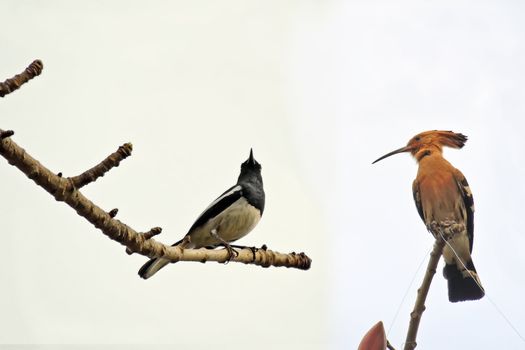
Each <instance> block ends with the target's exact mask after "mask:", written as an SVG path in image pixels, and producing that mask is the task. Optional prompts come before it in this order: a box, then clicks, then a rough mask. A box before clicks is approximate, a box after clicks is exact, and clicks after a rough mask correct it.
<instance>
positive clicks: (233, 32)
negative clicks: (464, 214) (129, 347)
mask: <svg viewBox="0 0 525 350" xmlns="http://www.w3.org/2000/svg"><path fill="white" fill-rule="evenodd" d="M524 6H525V5H523V4H522V3H521V2H518V1H500V2H495V1H492V2H491V1H440V2H424V3H422V2H410V1H401V2H396V3H395V5H394V4H393V3H392V2H388V1H385V2H380V1H368V2H364V1H317V2H316V1H287V2H285V1H222V2H216V1H173V2H168V1H152V2H149V3H145V2H139V1H113V2H102V1H91V2H84V3H80V2H71V1H48V2H45V3H44V2H38V1H3V2H2V4H1V5H0V19H1V23H2V31H1V32H0V39H1V41H0V43H1V46H0V50H1V51H0V52H1V56H0V79H2V80H3V79H6V78H8V77H11V76H12V75H14V74H16V73H19V72H21V71H22V70H23V68H24V67H25V66H26V65H27V64H29V63H30V62H31V61H32V60H33V59H35V58H40V59H42V60H43V62H44V66H45V68H44V72H43V74H42V76H40V77H38V78H36V79H35V80H33V81H31V82H30V83H29V84H28V85H26V86H24V87H23V88H22V89H21V90H19V91H17V92H15V93H13V94H11V95H9V96H7V97H6V98H4V99H2V100H1V101H0V128H2V129H13V130H15V133H16V134H15V136H14V137H13V140H14V141H15V142H17V143H18V144H19V145H21V146H22V147H24V148H25V149H26V150H27V151H28V152H29V153H30V154H32V155H33V156H34V157H36V158H37V159H39V160H40V161H41V162H42V163H43V164H44V165H46V166H47V167H48V168H50V169H51V170H53V171H54V172H59V171H60V172H63V173H64V176H73V175H77V174H79V173H80V172H82V171H84V170H86V169H87V168H89V167H91V166H93V165H94V164H96V163H98V162H99V161H100V160H102V159H103V158H104V157H106V156H107V155H108V154H110V153H111V152H113V151H114V150H116V149H117V147H118V146H119V145H121V144H123V143H125V142H128V141H129V142H132V143H133V145H134V152H133V155H132V156H131V157H130V158H129V159H127V160H125V161H124V162H123V163H122V164H121V166H120V167H118V168H116V169H113V170H112V171H111V172H110V173H109V174H107V175H106V176H105V177H104V178H101V179H99V180H98V181H97V182H95V183H93V184H90V185H89V186H87V187H86V188H85V189H83V190H82V192H83V193H85V194H86V195H87V196H88V197H89V198H90V199H92V200H93V201H94V202H95V203H97V204H98V205H100V206H101V207H103V208H104V209H107V210H110V209H112V208H114V207H118V208H119V210H120V211H119V214H118V218H119V219H120V220H122V221H124V222H126V223H127V224H129V225H131V226H132V227H133V228H135V229H136V230H139V231H145V230H148V229H149V228H151V227H153V226H161V227H162V228H163V229H164V231H163V233H162V234H161V235H160V236H159V237H158V239H160V240H162V241H163V242H165V243H169V244H171V243H172V242H174V241H176V240H178V239H180V238H181V237H182V236H183V235H184V234H185V233H186V231H187V229H188V228H189V227H190V226H191V224H192V222H193V220H194V219H195V218H196V217H197V215H198V214H199V213H200V212H201V211H202V210H203V209H204V208H205V207H206V206H207V205H208V204H209V203H210V202H211V201H212V200H213V199H214V198H215V197H216V196H218V195H219V194H220V193H221V192H222V191H224V190H225V189H226V188H227V187H229V186H231V185H233V184H234V183H235V181H236V178H237V175H238V171H239V166H240V163H241V162H242V161H244V160H245V159H246V158H247V156H248V153H249V149H250V147H253V148H254V154H255V157H256V159H257V160H258V161H259V162H260V163H261V164H262V165H263V178H264V184H265V190H266V194H267V207H266V211H265V213H264V216H263V219H262V221H261V223H260V224H259V225H258V226H257V227H256V228H255V230H254V231H253V232H252V233H251V234H250V235H249V236H247V237H246V238H244V239H243V240H242V241H241V242H240V243H241V244H247V245H257V246H260V245H262V244H263V243H265V244H267V245H268V246H269V247H270V248H271V249H276V250H278V251H281V252H290V251H305V252H306V253H307V254H308V255H309V256H310V257H312V259H313V264H312V268H311V270H310V271H307V272H304V271H298V270H294V269H285V268H269V269H262V268H259V267H255V266H245V265H241V264H234V263H231V264H229V265H226V266H224V265H219V264H215V263H208V264H206V265H202V264H193V263H179V264H176V265H172V266H168V267H166V268H165V269H164V270H163V271H162V272H161V273H159V274H158V275H156V276H155V277H154V278H151V279H150V280H147V281H144V280H141V279H139V278H138V276H137V275H136V271H137V270H138V268H139V267H140V266H141V265H142V263H143V262H145V260H146V259H145V258H144V257H141V256H138V255H133V256H131V257H129V256H127V255H126V254H125V253H124V247H122V246H120V245H119V244H118V243H115V242H113V241H110V240H109V239H107V238H106V237H105V236H103V235H102V234H101V233H100V232H99V231H98V230H96V229H95V228H94V227H92V226H91V225H90V224H88V223H87V222H86V221H85V220H84V219H83V218H81V217H79V216H77V215H76V214H75V212H74V211H73V210H72V209H71V208H69V207H67V206H66V205H64V204H63V203H57V202H55V201H54V200H53V199H52V197H51V196H49V194H47V193H46V192H45V191H44V190H42V189H40V188H38V187H36V186H35V185H34V184H33V183H32V182H31V181H30V180H28V179H27V178H26V177H25V176H23V174H22V173H20V172H19V171H18V170H17V169H15V168H14V167H11V166H9V165H8V164H7V162H5V161H3V162H2V161H0V181H1V182H0V186H1V187H0V190H1V198H2V199H1V201H0V220H1V221H0V225H1V230H0V234H1V236H0V239H1V241H2V243H1V247H2V249H1V251H2V253H1V254H0V280H1V285H0V286H1V288H0V310H1V312H0V343H2V344H157V345H159V344H177V345H179V348H184V349H188V348H192V349H210V348H212V347H214V348H218V349H226V348H228V349H244V348H246V347H250V348H253V349H266V348H272V349H284V348H289V349H355V348H357V344H358V343H359V341H360V339H361V337H362V336H363V335H364V333H366V331H367V330H368V329H369V328H370V327H371V326H372V325H373V324H375V323H376V322H377V321H379V320H383V322H384V323H385V327H386V328H387V330H390V332H389V335H388V338H389V339H390V341H391V342H392V343H393V345H394V346H395V347H396V348H398V349H399V348H402V343H403V341H404V338H405V333H406V329H407V326H408V320H409V312H410V310H411V308H412V306H413V302H414V300H415V295H416V289H417V286H418V285H419V284H420V281H421V279H422V276H423V273H424V271H423V270H424V268H421V269H420V270H419V272H417V274H416V271H417V269H418V266H419V265H420V263H421V261H422V260H423V259H424V258H425V257H426V256H427V255H428V254H427V253H428V252H429V250H430V249H431V246H432V242H433V239H432V238H431V236H430V234H428V233H427V232H426V230H425V227H424V225H423V224H422V222H421V221H420V219H419V216H418V215H417V212H416V209H415V207H414V204H413V202H412V193H411V183H412V180H413V178H414V177H415V173H416V165H415V162H414V161H413V160H411V159H410V157H409V156H408V155H406V154H405V155H398V156H396V157H392V158H390V159H388V160H385V161H383V162H381V163H378V164H376V165H374V166H372V165H371V162H372V161H373V160H374V159H376V158H377V157H379V156H380V155H382V154H384V153H386V152H389V151H391V150H393V149H396V148H399V147H401V146H403V145H405V144H406V142H407V141H408V140H409V138H410V137H412V136H413V135H414V134H416V133H418V132H421V131H425V130H430V129H446V130H454V131H457V132H462V133H464V134H466V135H468V136H469V141H468V142H467V144H466V146H465V147H464V149H462V150H460V151H456V150H453V151H452V150H446V151H445V156H446V157H447V159H449V160H450V161H451V162H452V163H453V164H454V165H455V166H457V167H458V168H459V169H461V171H462V172H463V173H464V174H465V175H466V177H467V179H468V181H469V183H470V185H471V188H472V190H473V192H474V198H475V203H476V219H475V243H474V253H473V257H474V261H475V264H476V267H477V269H478V272H479V275H480V278H481V280H482V282H483V284H484V286H485V288H486V291H487V296H488V297H486V298H484V299H482V300H480V301H477V302H466V303H460V304H451V303H449V302H448V300H447V294H446V293H447V291H446V281H445V280H444V279H443V278H442V276H441V265H440V267H439V271H438V273H437V274H436V277H435V279H434V283H433V284H432V287H431V290H430V293H429V297H428V299H427V311H426V312H425V313H424V315H423V319H422V323H421V327H420V332H419V336H418V343H419V347H421V348H423V349H496V348H505V349H518V348H523V347H524V344H525V342H524V341H523V340H522V339H520V338H519V337H518V336H517V335H516V333H515V332H514V331H513V330H512V329H511V328H510V326H509V325H508V324H507V323H506V321H505V320H504V318H503V317H502V316H501V315H500V314H499V313H498V311H497V310H496V308H495V307H494V306H493V305H492V303H491V302H490V301H489V298H490V299H491V300H492V301H493V302H494V303H495V304H496V305H497V307H498V308H500V309H501V310H502V311H503V312H504V313H505V315H506V316H507V317H508V319H509V320H510V322H512V324H513V325H514V326H515V327H516V328H517V329H518V330H519V331H520V332H521V333H522V334H524V333H525V316H524V314H523V310H524V308H525V301H524V298H523V293H524V288H523V287H524V285H525V273H524V266H525V254H524V248H523V243H524V235H523V228H522V227H523V204H522V202H523V200H522V198H523V197H524V196H525V186H524V185H523V179H524V176H525V167H524V166H523V162H524V156H523V151H524V149H525V141H524V137H523V127H524V123H523V118H524V117H523V115H524V112H525V96H524V92H525V89H524V85H523V84H524V81H525V74H524V73H525V70H524V68H523V62H525V41H524V39H525V24H524V23H525V22H523V16H524V14H525V8H524ZM423 264H424V265H423V266H426V261H425V262H424V263H423ZM415 274H416V276H415V282H414V284H412V285H411V286H410V287H409V285H410V281H411V280H412V278H414V275H415ZM406 292H407V293H408V295H407V298H406V300H405V301H404V302H403V303H402V304H401V302H402V299H403V296H404V295H405V293H406ZM400 304H401V310H400V312H399V316H398V317H397V319H396V320H395V322H394V317H395V315H396V310H397V309H398V306H399V305H400ZM139 347H140V346H139ZM419 347H418V348H419Z"/></svg>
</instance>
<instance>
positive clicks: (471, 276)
mask: <svg viewBox="0 0 525 350" xmlns="http://www.w3.org/2000/svg"><path fill="white" fill-rule="evenodd" d="M466 266H467V270H465V269H463V266H461V267H459V266H458V265H456V264H446V265H445V267H444V268H443V275H444V276H445V278H446V279H447V280H448V300H449V301H450V302H452V303H455V302H458V301H467V300H478V299H481V298H483V296H484V295H485V290H484V289H483V287H482V286H481V281H480V280H479V277H478V274H477V273H476V268H475V267H474V263H473V262H472V260H470V261H469V262H468V263H467V264H466Z"/></svg>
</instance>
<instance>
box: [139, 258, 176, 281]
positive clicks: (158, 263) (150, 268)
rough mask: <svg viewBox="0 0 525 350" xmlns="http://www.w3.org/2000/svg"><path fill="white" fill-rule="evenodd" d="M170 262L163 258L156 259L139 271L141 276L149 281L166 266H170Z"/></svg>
mask: <svg viewBox="0 0 525 350" xmlns="http://www.w3.org/2000/svg"><path fill="white" fill-rule="evenodd" d="M169 263H170V261H169V260H168V259H163V258H154V259H150V260H149V261H148V262H146V263H145V264H144V265H142V267H141V268H140V270H139V276H140V277H141V278H144V279H145V280H147V279H148V278H150V277H151V276H153V275H154V274H156V273H157V271H159V270H160V269H162V268H163V267H164V266H166V265H168V264H169Z"/></svg>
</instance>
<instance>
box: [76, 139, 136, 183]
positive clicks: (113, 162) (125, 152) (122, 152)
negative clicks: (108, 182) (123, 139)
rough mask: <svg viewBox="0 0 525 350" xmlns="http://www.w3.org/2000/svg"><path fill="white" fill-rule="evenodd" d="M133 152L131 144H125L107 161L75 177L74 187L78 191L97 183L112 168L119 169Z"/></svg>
mask: <svg viewBox="0 0 525 350" xmlns="http://www.w3.org/2000/svg"><path fill="white" fill-rule="evenodd" d="M132 150H133V146H132V145H131V143H125V144H123V145H122V146H120V147H119V148H118V150H117V151H116V152H114V153H111V154H110V155H109V156H108V157H107V158H106V159H104V160H103V161H102V162H100V163H99V164H97V165H95V166H94V167H93V168H91V169H89V170H87V171H84V172H83V173H82V174H80V175H78V176H73V177H72V178H71V181H72V182H73V185H74V186H75V187H76V188H77V189H78V188H81V187H83V186H85V185H87V184H89V183H91V182H94V181H96V180H97V179H98V178H99V177H102V176H104V174H105V173H107V172H108V171H110V170H111V168H114V167H117V166H118V165H119V164H120V162H121V161H123V160H124V159H126V158H127V157H129V156H130V155H131V151H132Z"/></svg>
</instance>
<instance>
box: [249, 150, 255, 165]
mask: <svg viewBox="0 0 525 350" xmlns="http://www.w3.org/2000/svg"><path fill="white" fill-rule="evenodd" d="M248 162H250V163H252V164H255V159H253V149H252V148H250V158H248Z"/></svg>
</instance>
